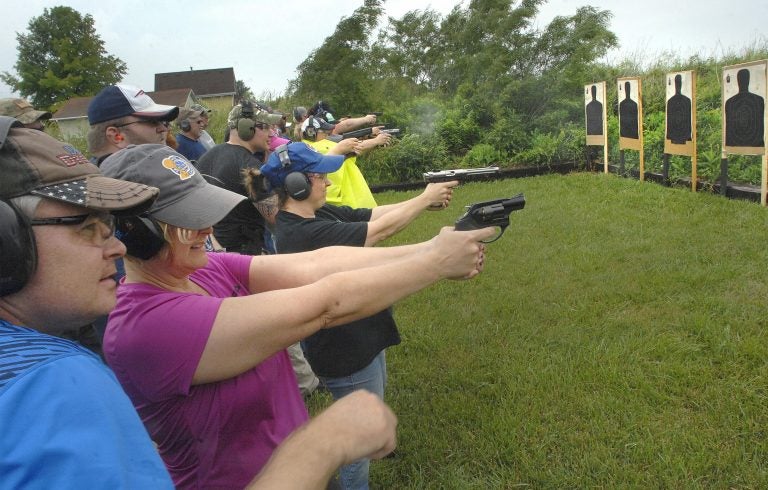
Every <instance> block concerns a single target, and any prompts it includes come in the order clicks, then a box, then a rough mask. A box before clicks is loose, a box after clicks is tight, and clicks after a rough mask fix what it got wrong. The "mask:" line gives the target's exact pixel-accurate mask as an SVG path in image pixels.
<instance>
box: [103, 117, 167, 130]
mask: <svg viewBox="0 0 768 490" xmlns="http://www.w3.org/2000/svg"><path fill="white" fill-rule="evenodd" d="M131 124H146V125H148V126H152V127H153V128H155V129H157V128H159V127H160V126H163V127H165V128H168V125H169V124H170V122H169V121H158V120H156V119H139V120H138V121H131V122H129V123H125V124H120V125H118V126H114V127H115V128H122V127H125V126H130V125H131Z"/></svg>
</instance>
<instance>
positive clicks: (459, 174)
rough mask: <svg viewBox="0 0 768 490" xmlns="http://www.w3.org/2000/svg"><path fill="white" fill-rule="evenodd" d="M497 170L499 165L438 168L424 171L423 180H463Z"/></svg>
mask: <svg viewBox="0 0 768 490" xmlns="http://www.w3.org/2000/svg"><path fill="white" fill-rule="evenodd" d="M499 172H500V170H499V167H483V168H457V169H452V170H440V171H437V172H424V182H426V183H428V184H431V183H433V182H450V181H451V180H458V181H459V182H463V181H465V180H467V179H469V178H470V177H480V176H486V175H494V174H498V173H499Z"/></svg>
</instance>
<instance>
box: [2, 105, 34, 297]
mask: <svg viewBox="0 0 768 490" xmlns="http://www.w3.org/2000/svg"><path fill="white" fill-rule="evenodd" d="M14 127H22V124H21V123H20V122H19V121H17V120H16V119H14V118H12V117H8V116H0V149H2V147H3V146H4V145H5V140H6V138H7V137H8V132H9V131H10V130H11V128H14ZM36 268H37V248H36V247H35V235H34V233H32V226H31V225H30V224H29V220H28V219H27V217H26V216H24V213H22V212H21V211H19V210H18V209H16V207H15V206H14V205H13V204H12V203H11V202H9V201H0V296H7V295H9V294H13V293H16V292H18V291H20V290H21V289H22V288H23V287H24V286H25V285H26V284H27V281H29V278H30V277H32V274H34V273H35V269H36Z"/></svg>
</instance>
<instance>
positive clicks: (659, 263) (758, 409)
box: [310, 173, 768, 489]
mask: <svg viewBox="0 0 768 490" xmlns="http://www.w3.org/2000/svg"><path fill="white" fill-rule="evenodd" d="M518 192H524V193H525V195H526V199H527V205H526V208H525V209H524V210H523V211H519V212H516V213H513V214H512V217H511V226H510V227H509V229H508V230H507V232H506V234H505V235H504V236H503V237H502V238H501V239H500V240H499V241H498V242H496V243H493V244H491V245H489V246H488V251H487V256H488V259H487V265H486V269H485V272H484V273H483V274H482V275H481V276H479V277H478V278H476V279H474V280H472V281H461V282H443V283H441V284H438V285H436V286H433V287H432V288H430V289H428V290H426V291H423V292H421V293H419V294H417V295H415V296H412V297H410V298H408V299H407V300H404V301H402V302H400V303H399V304H398V305H397V306H396V310H395V311H396V317H397V319H398V322H399V326H400V330H401V334H402V337H403V342H402V344H401V345H399V346H397V347H393V348H391V349H389V350H388V365H389V376H390V377H389V381H390V384H389V388H388V393H387V401H388V403H389V404H390V405H391V406H392V408H393V409H394V411H395V412H396V413H397V415H398V417H399V427H398V438H399V439H398V441H399V448H398V453H397V456H396V457H395V458H391V459H386V460H383V461H378V462H375V463H374V464H373V466H372V469H371V483H372V487H374V488H398V489H400V488H521V487H523V488H525V487H530V488H584V487H590V488H626V487H634V488H637V487H640V488H647V487H652V488H764V487H765V486H766V485H767V484H768V442H767V441H766V426H767V424H768V410H767V409H766V396H767V394H768V391H767V390H766V387H767V383H768V379H767V378H766V374H768V373H767V372H766V371H768V363H767V362H766V359H767V358H768V332H766V328H765V327H766V325H767V324H768V300H767V296H768V276H767V275H766V273H765V271H766V268H767V267H766V264H768V247H766V243H768V228H767V227H766V224H767V223H768V214H767V213H768V211H767V210H766V209H764V208H761V207H760V206H759V205H757V204H753V203H748V202H742V201H729V200H725V199H723V198H721V197H719V196H715V195H711V194H703V193H698V194H694V193H691V192H689V191H688V190H685V189H668V188H663V187H661V186H658V185H656V184H652V183H640V182H637V181H634V180H628V179H622V178H619V177H616V176H613V175H603V174H588V173H579V174H571V175H567V176H559V175H552V176H544V177H535V178H530V179H519V180H505V181H498V182H491V183H482V184H480V183H478V184H467V185H463V186H461V187H459V188H458V189H457V190H456V192H455V194H454V203H453V205H452V206H451V208H449V209H448V210H445V211H442V212H435V213H424V214H423V215H422V216H421V217H419V218H418V220H417V221H416V222H414V223H413V224H412V225H411V226H410V227H409V228H408V229H407V230H405V231H404V232H402V233H400V234H399V235H398V236H397V237H395V238H394V239H391V240H390V241H389V242H388V243H387V244H388V245H394V244H398V243H409V242H414V241H420V240H424V239H427V238H429V237H430V236H432V235H433V234H435V233H436V232H437V231H438V229H439V227H440V226H443V225H448V224H452V222H453V221H454V220H455V219H456V218H457V217H458V216H459V215H460V214H461V212H462V209H463V205H465V204H468V203H470V202H475V201H480V200H485V199H490V198H496V197H509V196H512V195H513V194H516V193H518ZM414 194H415V193H394V192H392V193H385V194H379V195H377V199H378V200H379V202H380V203H388V202H396V201H399V200H402V199H404V198H406V197H409V196H412V195H414ZM407 273H408V271H403V274H407ZM326 403H328V399H327V397H323V396H315V397H313V399H312V401H311V403H310V405H311V409H312V410H313V411H316V410H317V409H318V408H320V407H321V406H322V405H324V404H326Z"/></svg>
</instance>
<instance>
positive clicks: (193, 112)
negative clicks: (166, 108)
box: [176, 107, 203, 122]
mask: <svg viewBox="0 0 768 490" xmlns="http://www.w3.org/2000/svg"><path fill="white" fill-rule="evenodd" d="M202 113H203V111H199V110H197V109H194V108H191V107H190V108H189V109H179V117H177V118H176V120H177V121H178V122H181V121H183V120H185V119H190V118H192V117H199V116H200V115H201V114H202Z"/></svg>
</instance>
